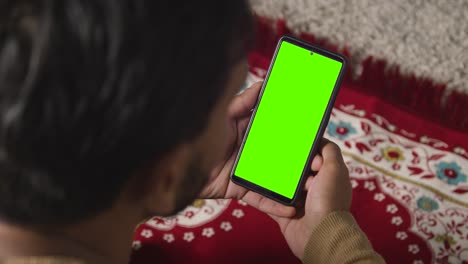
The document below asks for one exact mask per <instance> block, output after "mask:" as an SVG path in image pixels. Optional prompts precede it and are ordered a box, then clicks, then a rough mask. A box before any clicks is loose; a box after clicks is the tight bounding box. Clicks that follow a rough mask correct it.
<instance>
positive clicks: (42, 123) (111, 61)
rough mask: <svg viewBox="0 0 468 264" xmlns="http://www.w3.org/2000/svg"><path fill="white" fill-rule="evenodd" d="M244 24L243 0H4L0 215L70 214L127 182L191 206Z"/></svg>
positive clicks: (220, 129) (16, 218) (220, 140)
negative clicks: (189, 203)
mask: <svg viewBox="0 0 468 264" xmlns="http://www.w3.org/2000/svg"><path fill="white" fill-rule="evenodd" d="M249 36H250V14H249V11H248V8H247V4H246V2H245V1H240V0H239V1H216V0H209V1H170V0H166V1H154V0H139V1H134V0H1V1H0V219H1V220H4V221H9V222H13V223H18V224H22V225H32V226H47V225H54V224H58V225H67V224H72V223H74V222H79V221H80V220H83V219H86V218H89V217H92V216H94V215H96V214H98V213H99V212H102V211H104V210H106V209H108V208H110V207H112V205H113V203H114V202H115V201H116V199H118V197H119V195H120V194H121V193H122V192H123V191H124V190H125V189H132V188H134V189H136V190H133V191H134V192H133V193H134V195H135V200H141V199H144V200H146V201H150V200H151V199H153V200H154V203H159V202H160V203H165V204H167V205H168V206H167V207H165V208H164V209H161V208H151V206H148V207H147V210H148V213H150V212H151V213H160V214H170V213H173V212H174V208H176V209H180V207H182V206H184V205H186V203H187V202H189V201H190V200H191V199H193V197H194V195H196V194H197V193H198V191H199V190H200V188H201V187H202V186H203V183H204V182H205V179H206V177H207V174H208V173H207V172H208V169H209V168H210V166H211V165H212V164H213V161H214V160H215V159H216V158H217V157H219V156H220V154H221V153H222V151H223V150H224V148H225V143H224V142H225V140H224V136H223V135H224V129H225V124H224V116H225V111H226V108H227V105H228V103H229V98H230V97H231V96H232V95H233V94H234V93H235V92H236V89H237V87H238V86H239V85H240V84H241V82H242V81H243V80H242V76H243V75H244V74H245V69H246V68H245V65H244V64H243V63H242V61H243V59H244V57H245V52H246V46H247V42H248V41H249ZM131 182H138V183H140V184H139V185H134V186H133V187H131V188H130V187H129V185H130V183H131ZM174 190H176V191H174ZM148 204H149V202H148Z"/></svg>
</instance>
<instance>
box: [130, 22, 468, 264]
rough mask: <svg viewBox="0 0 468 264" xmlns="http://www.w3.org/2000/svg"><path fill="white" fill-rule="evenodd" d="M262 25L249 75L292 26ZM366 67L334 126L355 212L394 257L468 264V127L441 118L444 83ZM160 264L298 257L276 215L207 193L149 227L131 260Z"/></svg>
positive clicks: (255, 76) (344, 94) (260, 70)
mask: <svg viewBox="0 0 468 264" xmlns="http://www.w3.org/2000/svg"><path fill="white" fill-rule="evenodd" d="M258 28H259V30H260V32H259V34H258V35H259V37H260V39H259V43H260V44H259V45H258V46H257V49H256V51H255V52H253V53H252V54H251V55H250V64H251V74H250V76H249V82H253V81H255V80H260V79H261V78H263V77H264V74H265V73H266V69H267V67H268V64H269V60H270V56H271V52H272V50H273V49H274V46H275V44H276V43H275V39H276V38H277V37H278V36H279V35H281V34H282V33H283V31H281V29H278V28H276V31H274V30H273V29H272V28H271V27H269V26H268V25H266V24H265V23H261V22H259V25H258ZM283 30H284V29H283ZM308 38H309V40H314V39H313V38H312V37H311V36H308ZM320 43H321V44H324V42H320ZM326 46H327V45H326ZM328 47H329V48H333V47H331V46H329V45H328ZM363 68H364V72H363V75H362V76H361V77H360V78H358V79H353V78H351V76H348V79H347V80H346V81H345V84H344V85H343V89H342V90H341V92H340V95H339V97H338V99H337V102H336V104H335V108H334V111H333V114H332V117H331V119H330V123H329V126H328V130H327V132H326V137H328V138H330V139H332V140H333V141H335V142H337V143H338V144H339V145H340V147H341V149H342V151H343V155H344V157H345V161H346V162H347V164H348V167H349V171H350V175H351V178H352V186H353V191H354V192H353V204H352V209H351V210H352V212H353V214H354V216H355V217H356V219H357V221H358V223H359V225H360V226H361V228H362V229H363V230H364V231H365V233H366V234H367V235H368V237H369V239H370V241H371V242H372V244H373V246H374V248H375V249H376V251H378V252H379V253H380V254H381V255H382V256H383V257H384V258H385V259H386V260H387V262H388V263H413V264H419V263H468V134H467V133H466V131H461V130H460V127H457V125H456V124H454V123H453V124H450V122H449V121H450V120H445V121H443V122H442V121H440V120H439V119H440V118H441V116H442V115H443V112H444V111H446V110H440V108H439V104H436V103H435V102H436V100H440V98H432V97H433V96H437V95H438V94H439V95H440V92H441V91H442V90H443V87H442V86H438V85H434V84H432V83H430V82H428V81H427V80H412V79H411V78H405V77H403V76H398V75H397V74H396V73H395V72H393V73H391V72H390V73H388V72H385V73H384V72H383V71H382V70H381V67H380V66H378V63H377V65H376V64H375V63H374V64H373V65H372V66H370V65H369V64H368V65H367V66H366V65H363ZM363 76H364V77H363ZM424 84H426V85H428V86H431V87H429V89H428V90H427V93H422V90H421V87H422V86H423V85H424ZM379 85H381V87H380V86H379ZM412 85H413V86H412ZM398 86H404V89H402V88H401V87H400V88H398ZM389 89H395V94H393V95H392V94H391V93H390V95H389V92H388V91H389ZM422 95H424V96H423V97H427V98H425V99H424V98H423V99H421V98H419V97H421V96H422ZM418 96H419V97H418ZM398 97H404V98H398ZM431 98H432V99H431ZM451 100H452V101H454V102H455V101H456V99H451ZM396 101H398V102H396ZM454 104H456V103H454ZM456 107H459V106H456ZM465 107H466V106H465ZM448 108H450V107H448ZM452 108H453V106H452ZM446 109H447V108H446ZM464 109H468V108H464ZM452 110H453V109H452ZM452 110H451V111H452ZM463 111H465V110H463ZM457 115H458V112H456V113H453V115H452V117H451V118H452V120H456V119H457ZM448 119H450V118H449V117H448ZM439 121H440V122H439ZM455 128H457V129H458V130H456V129H455ZM317 243H320V241H317ZM156 262H159V263H259V262H260V263H299V261H298V260H297V259H296V258H295V257H294V256H293V255H292V253H291V252H290V250H289V249H288V247H287V245H286V243H285V241H284V239H283V238H282V235H281V233H280V231H279V228H278V227H277V226H276V224H275V223H274V222H273V221H272V220H271V219H270V218H269V217H268V216H266V215H264V214H263V213H261V212H259V211H257V210H255V209H253V208H252V207H249V206H248V205H247V204H245V203H244V202H242V201H234V200H232V201H231V200H198V201H196V202H195V203H194V204H193V205H192V206H190V207H188V208H187V209H185V210H184V211H183V212H181V213H180V214H179V215H177V216H176V217H174V218H166V219H163V218H158V217H154V218H152V219H150V220H148V221H146V222H145V223H143V224H141V225H140V226H139V227H138V228H137V229H136V233H135V240H134V242H133V254H132V259H131V263H132V264H143V263H156Z"/></svg>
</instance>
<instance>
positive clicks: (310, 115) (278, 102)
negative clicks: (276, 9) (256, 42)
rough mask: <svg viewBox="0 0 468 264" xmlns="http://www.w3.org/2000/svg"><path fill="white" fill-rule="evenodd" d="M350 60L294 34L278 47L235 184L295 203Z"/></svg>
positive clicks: (235, 172) (237, 166)
mask: <svg viewBox="0 0 468 264" xmlns="http://www.w3.org/2000/svg"><path fill="white" fill-rule="evenodd" d="M346 65H347V62H346V59H345V57H344V56H342V55H339V54H337V53H333V52H330V51H327V50H325V49H322V48H319V47H317V46H314V45H311V44H309V43H306V42H304V41H301V40H299V39H296V38H294V37H290V36H283V37H282V38H281V39H280V40H279V42H278V45H277V47H276V51H275V54H274V57H273V60H272V62H271V64H270V67H269V70H268V72H267V75H266V78H265V81H264V82H263V87H262V89H261V92H260V95H259V98H258V101H257V103H256V105H255V107H254V109H253V113H252V117H251V119H250V122H249V125H248V127H247V130H246V133H245V136H244V139H243V141H242V144H241V147H240V150H239V153H238V155H237V158H236V161H235V163H234V167H233V169H232V172H231V180H232V181H233V182H234V183H236V184H238V185H241V186H243V187H245V188H247V189H249V190H252V191H255V192H258V193H260V194H262V195H264V196H266V197H268V198H271V199H273V200H275V201H278V202H281V203H283V204H286V205H295V204H296V202H297V201H298V198H299V197H300V195H301V193H302V190H303V185H304V183H305V180H306V178H307V176H308V175H310V169H309V168H310V163H311V161H312V159H313V157H314V155H315V154H316V153H317V151H318V148H319V145H320V142H321V139H322V136H323V133H324V131H325V128H326V126H327V124H328V120H329V118H330V114H331V110H332V108H333V105H334V102H335V98H336V96H337V93H338V89H339V87H340V85H341V81H342V79H343V76H344V73H345V71H346Z"/></svg>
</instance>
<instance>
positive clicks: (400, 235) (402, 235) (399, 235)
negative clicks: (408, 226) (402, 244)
mask: <svg viewBox="0 0 468 264" xmlns="http://www.w3.org/2000/svg"><path fill="white" fill-rule="evenodd" d="M396 238H398V239H400V240H405V239H407V238H408V234H406V232H403V231H401V232H397V233H396Z"/></svg>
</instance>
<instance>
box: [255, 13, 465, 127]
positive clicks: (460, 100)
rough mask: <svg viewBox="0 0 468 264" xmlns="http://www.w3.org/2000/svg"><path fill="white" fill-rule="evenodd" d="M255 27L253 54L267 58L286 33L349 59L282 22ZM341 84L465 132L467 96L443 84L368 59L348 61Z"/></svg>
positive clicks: (260, 22)
mask: <svg viewBox="0 0 468 264" xmlns="http://www.w3.org/2000/svg"><path fill="white" fill-rule="evenodd" d="M255 24H256V25H255V26H256V38H257V40H256V44H255V48H254V51H255V52H258V53H260V54H261V55H262V56H265V57H267V58H269V59H271V57H272V56H273V53H274V51H275V48H276V43H277V41H278V40H279V38H280V37H281V36H283V35H286V34H290V35H296V36H297V35H298V36H299V37H300V38H301V39H304V40H306V41H308V42H310V43H313V44H316V45H318V46H321V47H323V48H326V49H329V50H332V51H337V52H339V53H341V54H343V55H345V56H346V57H348V58H352V57H351V52H350V50H349V48H347V47H339V46H337V45H334V44H332V43H330V42H328V41H327V40H326V39H321V38H316V37H315V36H313V35H312V34H309V33H299V34H294V33H293V32H292V31H291V30H290V29H289V28H288V27H287V26H286V23H285V21H284V20H276V21H272V20H269V19H267V18H264V17H260V16H257V17H256V20H255ZM355 67H361V69H362V71H360V74H358V75H356V76H353V73H354V72H355V71H354V68H355ZM344 82H346V83H348V84H351V85H349V86H348V87H353V88H352V89H356V90H359V91H361V92H365V93H367V94H370V95H373V96H377V97H379V98H381V99H382V100H384V101H386V102H389V103H391V104H393V105H395V106H397V107H399V108H401V109H403V110H405V111H407V112H409V113H412V114H415V115H417V116H420V117H421V118H424V119H426V120H430V121H433V122H436V123H439V124H441V125H443V126H445V127H449V128H452V129H455V130H459V131H462V132H468V94H466V93H463V92H459V91H448V90H447V88H446V86H445V85H444V84H440V83H435V82H433V81H432V80H430V79H427V78H420V77H416V76H414V75H403V74H402V73H401V71H400V69H399V67H398V66H397V65H389V64H388V63H387V61H385V60H383V59H378V58H374V57H368V58H366V59H365V60H364V61H362V62H353V61H352V60H351V61H350V65H349V67H348V72H347V74H346V77H345V79H344Z"/></svg>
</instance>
